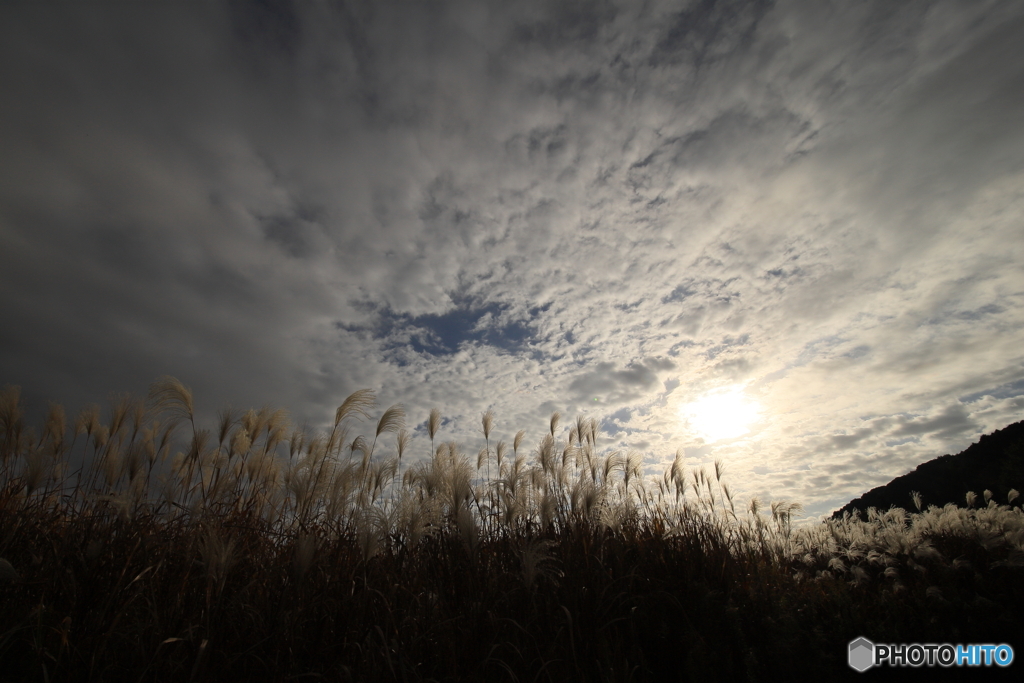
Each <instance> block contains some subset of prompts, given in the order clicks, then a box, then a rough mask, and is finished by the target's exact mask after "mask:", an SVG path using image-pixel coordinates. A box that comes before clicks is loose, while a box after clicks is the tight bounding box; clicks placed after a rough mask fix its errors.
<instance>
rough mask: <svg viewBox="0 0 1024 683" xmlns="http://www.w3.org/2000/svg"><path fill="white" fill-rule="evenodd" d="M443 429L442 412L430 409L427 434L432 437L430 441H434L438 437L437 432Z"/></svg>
mask: <svg viewBox="0 0 1024 683" xmlns="http://www.w3.org/2000/svg"><path fill="white" fill-rule="evenodd" d="M440 427H441V411H440V410H438V409H437V408H431V409H430V417H428V418H427V434H428V435H429V436H430V440H431V441H433V440H434V437H435V436H436V435H437V430H438V429H439V428H440Z"/></svg>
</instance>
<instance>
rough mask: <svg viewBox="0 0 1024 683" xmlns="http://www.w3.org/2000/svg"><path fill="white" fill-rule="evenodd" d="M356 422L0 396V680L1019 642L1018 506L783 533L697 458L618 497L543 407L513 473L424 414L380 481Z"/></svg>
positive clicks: (122, 401) (579, 666)
mask: <svg viewBox="0 0 1024 683" xmlns="http://www.w3.org/2000/svg"><path fill="white" fill-rule="evenodd" d="M376 409H377V406H376V403H375V398H374V395H373V393H372V392H370V391H368V390H362V391H357V392H355V393H354V394H352V395H351V396H349V397H348V398H347V399H346V400H345V401H344V402H343V403H342V405H341V406H339V408H338V410H337V411H336V413H335V419H334V423H333V426H332V428H331V429H330V431H329V432H326V433H322V434H309V433H307V432H305V431H302V430H296V429H294V428H293V427H292V425H291V423H290V420H289V417H288V415H287V413H286V412H285V411H283V410H271V409H270V408H263V409H260V410H249V411H247V412H245V413H243V414H241V415H236V414H234V413H231V412H229V411H226V412H223V413H221V414H220V416H219V420H218V424H217V428H216V430H215V432H210V431H208V430H204V429H199V428H198V427H197V425H196V419H195V415H194V412H193V400H192V394H191V392H190V391H189V390H188V388H186V387H185V386H183V385H182V384H181V383H180V382H178V381H177V380H175V379H173V378H162V379H160V380H158V381H157V382H155V383H154V385H153V386H152V387H151V390H150V393H149V397H148V399H147V400H146V401H140V400H136V399H133V398H131V397H119V398H116V399H115V400H114V401H113V403H112V405H111V407H110V409H109V411H108V419H107V420H106V421H103V420H101V411H100V409H99V408H97V407H95V406H91V407H89V408H86V409H85V410H83V411H82V412H81V413H80V414H79V416H78V417H77V418H76V419H75V421H74V423H73V425H71V426H70V427H69V426H68V424H67V420H66V418H65V415H64V411H63V409H62V408H61V407H60V406H52V407H51V408H50V410H49V412H48V414H47V417H46V419H45V421H44V424H43V426H42V429H41V430H39V432H36V430H35V429H34V428H33V427H31V426H30V425H28V424H26V422H25V421H24V419H23V415H22V409H21V405H20V401H19V392H18V389H17V388H14V387H7V388H6V389H4V391H3V393H2V394H0V662H2V663H3V664H2V666H0V680H46V681H50V680H54V681H56V680H69V681H71V680H75V681H77V680H159V681H163V680H173V681H181V680H197V681H198V680H222V679H225V678H245V679H252V680H284V679H288V678H298V677H308V678H325V679H328V680H404V681H409V680H413V681H416V680H423V681H426V680H436V681H441V680H488V681H493V680H511V681H540V680H552V681H555V680H588V681H590V680H592V681H602V680H608V681H611V680H615V681H619V680H622V681H625V680H637V681H646V680H652V681H653V680H695V679H698V678H699V679H702V680H706V679H710V680H726V679H728V680H734V679H736V677H741V678H743V679H748V680H757V679H767V680H810V679H811V678H820V677H821V676H831V677H835V676H843V675H846V674H848V673H850V670H849V669H847V668H846V666H845V661H846V660H845V657H846V643H847V642H848V641H849V640H851V639H853V638H855V637H857V636H860V635H865V636H868V637H869V638H874V639H875V640H878V641H881V642H886V641H891V642H902V641H904V640H910V641H928V640H929V639H931V640H932V641H933V642H946V641H956V642H1006V641H1008V640H1010V641H1012V639H1013V638H1019V636H1020V634H1021V621H1020V616H1019V608H1020V606H1021V604H1022V600H1021V597H1022V596H1021V587H1020V586H1021V581H1020V579H1021V576H1022V574H1021V572H1022V569H1021V567H1022V565H1024V562H1022V558H1024V545H1022V544H1024V526H1022V517H1021V511H1020V508H1019V507H1010V506H1009V505H998V504H997V503H996V501H994V500H991V499H987V502H986V503H985V504H983V505H981V506H978V505H976V504H975V505H974V506H973V507H966V508H954V507H951V506H947V507H946V508H943V509H937V508H928V509H926V510H924V511H921V510H920V501H917V502H918V504H919V507H918V512H916V513H914V514H909V513H906V512H904V511H902V510H898V511H897V510H892V511H888V512H884V513H879V512H872V513H871V515H870V516H869V519H868V520H867V521H859V520H854V519H851V518H846V519H844V520H841V521H834V522H827V523H824V524H822V525H819V526H814V527H808V528H800V529H794V528H793V524H792V518H793V515H794V514H795V513H797V512H798V511H799V506H796V505H794V504H787V503H785V502H781V501H774V502H772V503H771V505H770V506H769V508H768V510H769V511H770V512H767V511H763V510H762V506H761V504H760V503H759V502H758V501H756V500H755V501H751V502H750V503H749V504H748V505H746V506H743V505H740V506H737V504H736V501H734V500H733V496H732V494H731V492H730V490H729V487H728V484H727V482H726V481H725V479H724V472H723V468H722V464H721V463H720V462H716V463H715V466H714V469H713V472H711V473H709V472H708V471H706V470H705V469H703V468H697V469H692V470H689V471H687V468H686V467H685V464H684V462H683V456H682V453H681V452H677V454H676V457H675V459H674V460H673V462H672V463H671V465H670V466H669V467H668V468H666V470H665V471H664V472H663V473H662V474H660V475H658V476H657V477H645V476H644V475H643V471H642V469H641V465H642V462H643V458H642V456H641V454H640V453H638V452H635V451H628V452H625V453H622V452H618V451H602V450H601V449H599V447H598V443H597V440H598V434H599V430H598V425H597V423H596V422H595V421H594V420H592V419H587V418H583V417H580V418H577V419H576V420H575V421H574V422H572V423H570V425H569V426H568V428H566V429H563V430H559V428H558V427H559V423H560V416H559V415H558V414H557V413H556V414H555V415H553V416H552V418H551V420H550V421H549V423H548V424H547V429H546V430H545V432H544V433H543V436H542V437H541V438H540V439H538V441H537V444H536V446H535V447H534V448H533V449H532V451H531V452H529V453H528V452H527V450H528V449H527V448H524V439H525V432H524V431H519V432H518V433H517V434H515V436H514V437H513V438H512V442H511V443H512V448H511V451H512V452H511V453H509V452H508V447H507V446H506V443H505V442H504V441H500V440H499V441H498V442H497V443H496V445H495V447H494V448H492V447H491V445H490V441H491V436H492V429H493V424H494V423H493V420H494V416H493V414H491V413H490V412H488V413H485V414H484V415H483V418H482V427H483V430H482V431H483V448H482V449H481V451H480V452H479V454H478V456H477V458H476V459H475V461H474V459H472V458H471V457H470V455H468V454H467V453H466V452H464V451H463V448H462V446H461V445H460V444H458V443H455V442H452V441H441V442H439V443H435V437H437V436H438V435H439V433H440V427H441V419H440V413H439V412H438V411H436V410H434V411H431V413H430V415H429V417H428V419H427V433H428V436H429V437H430V442H431V445H430V453H429V454H426V455H427V457H425V458H421V459H419V460H418V461H417V462H415V463H414V464H411V465H407V466H406V467H405V468H404V469H403V468H402V459H403V457H406V458H408V457H409V455H410V454H409V453H408V448H409V443H410V440H409V433H408V430H407V425H406V422H405V417H406V416H405V412H404V410H403V408H402V407H401V406H392V407H390V408H388V409H386V410H384V411H383V412H382V413H381V414H380V417H379V418H377V419H376V420H375V419H374V415H375V414H376V412H375V411H376ZM360 424H364V425H366V426H368V427H369V431H368V432H367V433H366V434H365V435H364V434H362V433H357V432H358V431H359V429H358V427H359V425H360ZM178 444H181V446H182V447H181V449H180V450H177V452H175V453H174V454H173V455H172V451H175V450H176V447H177V445H178ZM492 463H493V465H494V469H493V472H490V474H493V476H489V471H490V468H491V465H492ZM1008 502H1011V503H1012V502H1013V501H1012V500H1011V501H1008ZM738 507H739V509H738ZM939 617H941V620H939ZM936 639H938V640H936Z"/></svg>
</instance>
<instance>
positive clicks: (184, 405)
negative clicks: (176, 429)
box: [149, 375, 193, 420]
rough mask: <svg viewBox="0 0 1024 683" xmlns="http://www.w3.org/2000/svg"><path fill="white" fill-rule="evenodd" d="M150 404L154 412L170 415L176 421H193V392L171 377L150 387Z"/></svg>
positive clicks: (163, 378) (167, 376)
mask: <svg viewBox="0 0 1024 683" xmlns="http://www.w3.org/2000/svg"><path fill="white" fill-rule="evenodd" d="M149 402H150V404H151V406H152V408H153V410H154V411H156V412H167V413H170V414H171V416H172V417H173V418H174V419H180V420H192V419H193V410H192V391H191V390H190V389H189V388H188V387H186V386H185V385H184V384H182V383H181V382H180V381H178V380H177V379H176V378H174V377H171V376H169V375H165V376H164V377H161V378H160V379H158V380H157V381H155V382H153V384H151V385H150V387H149Z"/></svg>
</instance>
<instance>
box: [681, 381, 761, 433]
mask: <svg viewBox="0 0 1024 683" xmlns="http://www.w3.org/2000/svg"><path fill="white" fill-rule="evenodd" d="M760 413H761V406H760V405H759V404H758V403H757V401H752V400H751V399H749V398H747V397H746V395H744V393H743V390H742V389H740V388H738V387H734V388H731V389H719V390H716V391H712V392H709V393H707V394H704V395H703V396H701V397H700V398H698V399H697V400H696V401H694V402H692V403H687V404H685V405H684V406H682V407H681V408H680V409H679V417H680V418H682V419H683V420H684V421H685V422H686V423H687V426H688V427H689V428H690V429H691V430H693V431H694V432H695V433H696V434H697V436H700V437H702V438H703V439H704V440H705V441H707V442H713V441H721V440H723V439H735V438H737V437H740V436H743V435H744V434H746V433H747V432H748V431H750V426H751V425H752V424H753V423H754V422H756V421H757V418H758V417H759V416H760Z"/></svg>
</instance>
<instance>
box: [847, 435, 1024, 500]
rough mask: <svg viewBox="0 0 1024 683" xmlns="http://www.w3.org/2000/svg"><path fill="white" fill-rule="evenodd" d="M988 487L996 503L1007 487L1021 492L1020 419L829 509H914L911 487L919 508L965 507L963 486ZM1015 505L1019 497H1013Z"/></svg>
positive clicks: (1022, 445)
mask: <svg viewBox="0 0 1024 683" xmlns="http://www.w3.org/2000/svg"><path fill="white" fill-rule="evenodd" d="M985 489H988V490H990V491H992V494H993V496H994V497H995V499H996V500H997V501H998V502H999V503H1005V502H1006V494H1007V493H1008V492H1009V490H1010V489H1017V490H1018V491H1024V422H1016V423H1014V424H1012V425H1010V426H1009V427H1006V428H1005V429H999V430H996V431H995V432H993V433H991V434H985V435H984V436H982V437H981V439H979V440H978V443H975V444H972V445H970V446H968V447H967V449H966V450H964V451H962V452H960V453H957V454H956V455H943V456H941V457H938V458H935V459H934V460H929V461H928V462H926V463H924V464H922V465H920V466H918V468H917V469H916V470H914V471H913V472H908V473H907V474H904V475H903V476H902V477H896V478H895V479H893V480H892V481H890V482H889V483H888V484H886V485H885V486H879V487H877V488H874V489H871V490H870V491H868V492H867V493H865V494H864V495H863V496H861V497H860V498H855V499H854V500H852V501H850V502H849V503H847V504H846V505H844V506H843V507H841V508H840V509H838V510H836V511H835V512H834V513H832V516H833V517H836V518H838V517H842V516H843V513H844V512H846V511H847V510H849V511H850V512H851V513H855V514H856V513H858V512H859V513H860V516H861V518H862V519H863V518H865V513H866V512H867V509H868V508H869V507H874V508H878V509H879V510H883V511H884V510H888V509H889V508H890V507H893V506H895V507H901V508H903V509H905V510H911V511H915V510H916V508H915V507H914V504H913V502H912V501H911V498H910V493H911V491H918V492H920V494H921V499H922V503H923V508H927V507H928V506H929V505H937V506H939V507H942V506H943V505H945V504H946V503H954V504H956V505H959V506H961V507H963V506H965V505H966V504H967V503H966V499H965V496H966V494H967V492H968V491H974V492H975V493H976V494H977V495H978V501H979V502H978V503H977V504H980V505H984V504H985V501H984V499H983V498H982V492H983V491H984V490H985ZM1014 502H1015V503H1016V504H1020V502H1021V500H1020V499H1017V500H1016V501H1014Z"/></svg>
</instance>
